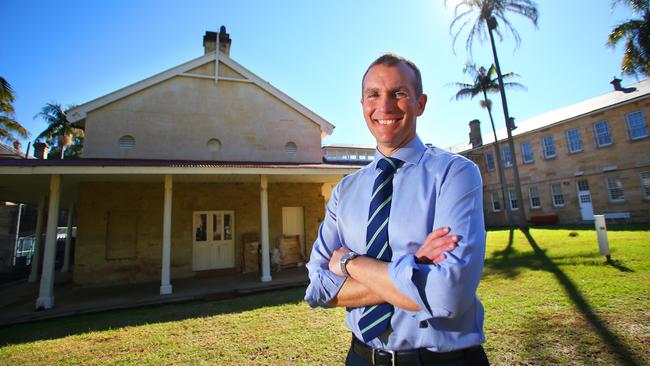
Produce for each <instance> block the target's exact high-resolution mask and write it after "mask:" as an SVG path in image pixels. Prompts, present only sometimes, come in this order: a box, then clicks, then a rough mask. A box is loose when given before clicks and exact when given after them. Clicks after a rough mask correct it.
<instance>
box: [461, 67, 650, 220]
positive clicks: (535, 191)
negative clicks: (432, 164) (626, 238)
mask: <svg viewBox="0 0 650 366" xmlns="http://www.w3.org/2000/svg"><path fill="white" fill-rule="evenodd" d="M612 84H614V88H615V90H614V91H612V92H609V93H606V94H604V95H600V96H597V97H595V98H591V99H588V100H585V101H583V102H580V103H576V104H573V105H570V106H567V107H564V108H560V109H557V110H553V111H550V112H547V113H544V114H541V115H538V116H536V117H533V118H531V119H528V120H526V121H523V122H521V123H520V124H519V126H518V127H517V128H516V129H515V130H514V131H513V138H514V145H515V149H516V150H517V151H516V152H515V153H516V154H517V164H518V167H519V174H520V179H521V189H522V195H523V201H524V202H518V201H517V198H516V194H515V188H514V180H513V173H512V164H513V159H512V154H513V152H512V151H510V148H509V147H508V144H507V141H506V133H505V130H503V131H498V133H497V138H498V148H499V149H500V150H501V156H502V160H503V161H502V166H503V169H504V171H505V175H506V180H507V185H508V189H507V192H508V196H507V197H503V194H502V190H501V185H500V182H499V174H498V169H499V164H497V163H496V158H495V156H496V155H495V152H494V148H495V145H494V138H493V137H492V136H493V134H492V133H489V134H485V135H483V136H481V133H480V127H479V126H480V124H478V123H471V124H470V127H471V128H473V129H474V130H473V131H470V140H472V141H470V144H460V145H456V146H453V147H451V148H450V150H451V151H454V152H459V153H461V154H463V155H465V156H467V157H469V158H471V159H472V160H474V161H475V162H476V163H477V164H478V165H479V167H480V169H481V175H482V177H483V185H484V200H485V202H484V207H485V218H486V224H487V225H490V226H500V225H505V224H506V223H507V216H506V213H505V211H506V207H505V205H509V206H510V208H511V209H512V210H513V211H516V210H526V217H527V218H528V219H529V221H532V222H560V223H585V222H590V221H592V220H593V215H594V214H605V216H606V217H607V218H610V219H618V220H623V221H627V222H649V221H650V137H649V136H648V122H647V121H648V116H650V80H645V81H642V82H639V83H636V84H634V85H631V86H630V87H627V88H623V87H621V86H620V80H618V79H615V80H614V81H613V82H612ZM471 142H473V144H472V143H471ZM517 216H518V215H516V214H515V215H513V217H514V219H515V220H516V219H517Z"/></svg>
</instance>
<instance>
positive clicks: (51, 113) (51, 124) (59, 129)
mask: <svg viewBox="0 0 650 366" xmlns="http://www.w3.org/2000/svg"><path fill="white" fill-rule="evenodd" d="M70 108H72V107H69V108H68V109H70ZM38 117H40V118H42V119H43V120H45V121H46V122H47V123H48V126H47V128H45V130H43V132H41V134H40V135H38V137H36V139H37V140H39V139H45V140H47V141H48V142H49V143H50V145H52V143H54V145H55V147H54V148H53V150H55V151H58V153H59V158H60V159H63V157H64V153H65V151H66V148H67V147H68V146H70V145H72V143H73V142H74V141H75V139H76V140H77V141H79V140H81V139H83V130H82V129H80V128H78V127H75V126H73V125H72V123H71V122H70V121H68V117H67V116H66V111H64V110H63V108H62V107H61V105H60V104H57V103H47V104H46V105H45V106H44V107H43V108H42V109H41V111H40V112H39V113H38V114H36V115H35V116H34V118H38Z"/></svg>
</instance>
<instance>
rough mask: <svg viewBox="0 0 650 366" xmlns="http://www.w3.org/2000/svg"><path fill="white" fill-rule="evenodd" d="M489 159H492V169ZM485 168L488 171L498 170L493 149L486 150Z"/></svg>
mask: <svg viewBox="0 0 650 366" xmlns="http://www.w3.org/2000/svg"><path fill="white" fill-rule="evenodd" d="M488 155H489V156H490V157H491V159H488ZM489 161H492V169H490V164H489V163H488V162H489ZM485 169H487V171H488V172H493V171H495V170H496V161H495V160H494V152H493V151H486V152H485Z"/></svg>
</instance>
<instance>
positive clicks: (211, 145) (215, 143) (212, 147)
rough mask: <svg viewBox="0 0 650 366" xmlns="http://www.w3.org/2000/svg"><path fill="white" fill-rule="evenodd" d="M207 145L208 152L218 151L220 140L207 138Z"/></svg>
mask: <svg viewBox="0 0 650 366" xmlns="http://www.w3.org/2000/svg"><path fill="white" fill-rule="evenodd" d="M207 146H208V150H209V151H210V152H213V153H216V152H219V150H221V141H219V139H209V140H208V143H207Z"/></svg>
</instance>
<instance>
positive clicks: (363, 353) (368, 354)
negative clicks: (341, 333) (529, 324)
mask: <svg viewBox="0 0 650 366" xmlns="http://www.w3.org/2000/svg"><path fill="white" fill-rule="evenodd" d="M479 347H481V346H474V347H470V348H465V349H462V350H457V351H451V352H432V351H429V350H428V349H426V348H418V349H413V350H408V351H385V350H381V349H374V348H371V347H368V346H367V345H366V344H365V343H363V342H361V341H360V340H358V339H357V338H356V337H352V346H351V349H352V352H354V353H356V354H357V355H358V356H359V357H361V358H363V359H364V360H366V361H368V362H370V364H371V365H387V366H397V365H416V364H417V360H418V358H419V359H420V360H422V362H424V363H436V362H445V361H454V360H460V359H463V358H464V357H465V353H466V352H471V351H474V350H475V349H478V348H479Z"/></svg>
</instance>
